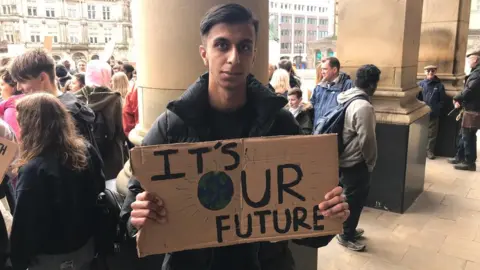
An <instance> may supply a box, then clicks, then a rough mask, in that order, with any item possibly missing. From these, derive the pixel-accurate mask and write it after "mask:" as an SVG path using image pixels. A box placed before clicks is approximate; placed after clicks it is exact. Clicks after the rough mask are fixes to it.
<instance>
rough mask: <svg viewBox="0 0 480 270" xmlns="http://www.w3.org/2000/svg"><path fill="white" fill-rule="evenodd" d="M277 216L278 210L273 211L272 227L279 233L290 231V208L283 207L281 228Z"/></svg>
mask: <svg viewBox="0 0 480 270" xmlns="http://www.w3.org/2000/svg"><path fill="white" fill-rule="evenodd" d="M279 223H280V222H279V218H278V210H275V211H273V229H274V230H275V231H276V232H277V233H279V234H286V233H288V231H290V227H291V226H292V214H291V213H290V209H285V227H284V228H283V229H281V228H280V224H279Z"/></svg>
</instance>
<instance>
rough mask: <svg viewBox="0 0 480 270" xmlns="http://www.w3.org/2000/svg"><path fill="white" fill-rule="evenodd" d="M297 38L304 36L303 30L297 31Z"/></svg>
mask: <svg viewBox="0 0 480 270" xmlns="http://www.w3.org/2000/svg"><path fill="white" fill-rule="evenodd" d="M295 36H303V30H295Z"/></svg>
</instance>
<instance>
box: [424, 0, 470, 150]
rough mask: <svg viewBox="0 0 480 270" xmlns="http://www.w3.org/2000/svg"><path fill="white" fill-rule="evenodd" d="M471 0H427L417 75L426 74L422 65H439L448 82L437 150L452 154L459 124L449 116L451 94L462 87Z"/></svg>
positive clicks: (440, 73) (451, 106)
mask: <svg viewBox="0 0 480 270" xmlns="http://www.w3.org/2000/svg"><path fill="white" fill-rule="evenodd" d="M470 4H471V0H424V2H423V16H422V35H421V38H420V53H419V59H418V71H417V72H418V74H417V75H418V76H417V79H418V80H421V79H423V78H425V74H424V71H423V68H424V67H425V66H427V65H436V66H438V71H437V76H438V77H439V78H440V80H441V81H442V83H443V84H444V85H445V88H446V93H447V96H448V97H447V99H446V100H445V106H444V110H443V112H442V116H441V117H440V127H439V133H438V135H439V136H438V139H437V147H436V151H435V152H436V154H437V155H442V156H453V155H455V152H456V147H455V144H456V136H457V134H458V129H459V127H458V125H457V123H456V121H455V118H454V117H452V116H450V117H449V116H447V114H448V112H450V111H451V110H452V109H453V105H452V97H453V96H454V95H455V94H457V93H458V92H459V91H461V90H462V89H463V80H464V78H465V72H464V71H465V55H466V50H467V40H468V31H469V28H468V26H469V20H470V7H471V5H470Z"/></svg>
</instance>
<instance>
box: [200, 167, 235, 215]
mask: <svg viewBox="0 0 480 270" xmlns="http://www.w3.org/2000/svg"><path fill="white" fill-rule="evenodd" d="M232 198H233V182H232V179H231V178H230V176H228V174H226V173H224V172H208V173H206V174H204V175H202V177H200V181H198V200H199V201H200V203H201V204H202V205H203V207H205V208H207V209H208V210H213V211H216V210H222V209H224V208H225V207H227V205H228V204H229V203H230V202H231V201H232Z"/></svg>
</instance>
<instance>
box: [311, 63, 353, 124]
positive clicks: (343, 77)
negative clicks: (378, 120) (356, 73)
mask: <svg viewBox="0 0 480 270" xmlns="http://www.w3.org/2000/svg"><path fill="white" fill-rule="evenodd" d="M321 69H322V71H321V73H322V78H323V79H322V81H321V82H320V83H319V84H318V85H317V86H316V87H315V89H314V90H313V94H312V98H311V99H310V102H311V103H312V106H313V110H314V119H313V127H314V131H315V129H316V128H317V127H318V126H319V123H320V122H322V120H323V119H325V116H326V115H327V113H328V112H330V111H331V110H332V109H333V108H335V107H337V106H338V103H337V96H338V94H339V93H341V92H343V91H346V90H348V89H350V88H353V82H352V80H351V79H350V76H349V75H347V74H346V73H343V72H340V61H339V60H338V59H337V58H336V57H328V58H325V59H324V60H323V61H322V63H321ZM314 133H315V132H314Z"/></svg>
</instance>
